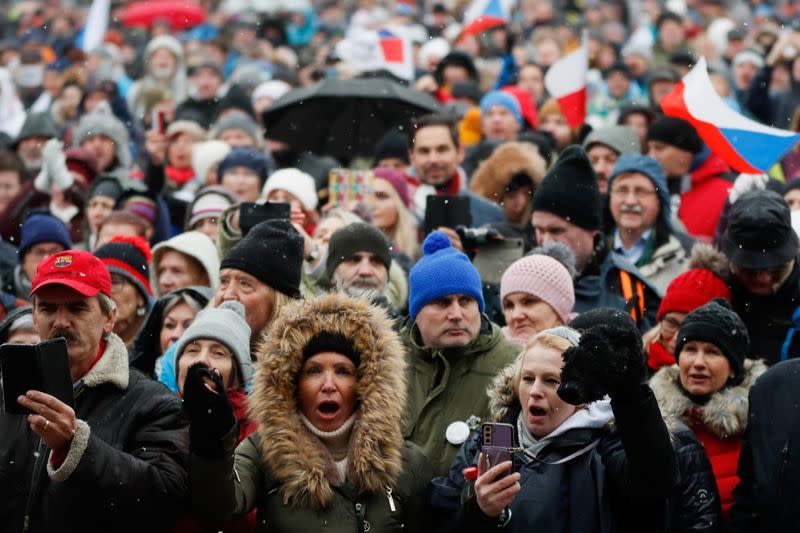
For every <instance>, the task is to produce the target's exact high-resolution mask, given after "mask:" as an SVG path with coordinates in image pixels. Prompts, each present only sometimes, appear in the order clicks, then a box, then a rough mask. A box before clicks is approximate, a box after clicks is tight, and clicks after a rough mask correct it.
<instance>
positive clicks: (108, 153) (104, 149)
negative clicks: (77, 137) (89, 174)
mask: <svg viewBox="0 0 800 533" xmlns="http://www.w3.org/2000/svg"><path fill="white" fill-rule="evenodd" d="M81 148H83V149H84V150H88V151H89V152H91V153H92V155H94V157H95V158H96V159H97V164H98V167H99V168H100V169H101V170H111V165H112V164H113V163H114V157H115V156H116V147H115V145H114V141H113V140H112V139H111V138H110V137H107V136H105V135H102V134H98V135H91V136H89V137H87V138H86V139H84V140H83V142H82V143H81Z"/></svg>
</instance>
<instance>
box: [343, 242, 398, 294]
mask: <svg viewBox="0 0 800 533" xmlns="http://www.w3.org/2000/svg"><path fill="white" fill-rule="evenodd" d="M388 280H389V272H388V271H387V270H386V265H384V264H383V261H382V260H381V258H380V257H378V256H377V255H375V254H374V253H372V252H356V253H354V254H353V255H351V256H350V257H347V258H345V260H344V261H342V262H341V263H339V266H337V267H336V270H335V271H334V272H333V277H332V279H331V281H332V282H333V284H334V286H335V287H336V290H338V291H343V292H346V293H347V294H349V295H351V296H357V297H369V296H371V295H373V294H374V295H379V294H383V292H384V291H385V290H386V283H387V282H388Z"/></svg>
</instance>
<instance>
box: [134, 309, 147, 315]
mask: <svg viewBox="0 0 800 533" xmlns="http://www.w3.org/2000/svg"><path fill="white" fill-rule="evenodd" d="M146 312H147V309H146V308H144V307H140V308H139V309H137V310H136V315H137V316H144V314H145V313H146Z"/></svg>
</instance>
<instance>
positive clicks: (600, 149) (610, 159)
mask: <svg viewBox="0 0 800 533" xmlns="http://www.w3.org/2000/svg"><path fill="white" fill-rule="evenodd" d="M586 155H587V156H589V161H590V162H591V163H592V168H593V169H594V173H595V174H597V185H598V186H599V187H600V192H601V193H602V194H606V193H607V192H608V178H609V176H611V171H612V170H614V164H615V163H616V162H617V159H618V158H619V154H618V153H617V152H616V151H614V150H612V149H611V148H609V147H608V146H606V145H604V144H599V143H595V144H593V145H592V146H590V147H589V150H587V151H586Z"/></svg>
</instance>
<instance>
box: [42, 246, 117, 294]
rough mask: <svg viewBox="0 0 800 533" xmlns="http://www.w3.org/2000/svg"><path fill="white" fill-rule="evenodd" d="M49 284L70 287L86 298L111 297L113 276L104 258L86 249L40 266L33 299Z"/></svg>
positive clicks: (47, 260) (51, 258)
mask: <svg viewBox="0 0 800 533" xmlns="http://www.w3.org/2000/svg"><path fill="white" fill-rule="evenodd" d="M47 285H66V286H67V287H69V288H71V289H73V290H75V291H77V292H79V293H81V294H82V295H84V296H97V294H98V293H100V292H102V293H103V294H105V295H106V296H109V297H110V296H111V275H110V274H109V273H108V269H107V268H106V266H105V265H104V264H103V262H102V261H100V259H98V258H97V257H95V256H94V255H92V254H90V253H89V252H87V251H84V250H65V251H63V252H59V253H57V254H55V255H51V256H50V257H48V258H47V259H45V260H44V261H42V262H41V263H39V266H38V267H36V275H35V276H34V277H33V282H32V283H31V296H33V294H34V293H35V292H36V291H38V290H39V289H41V288H42V287H45V286H47Z"/></svg>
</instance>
